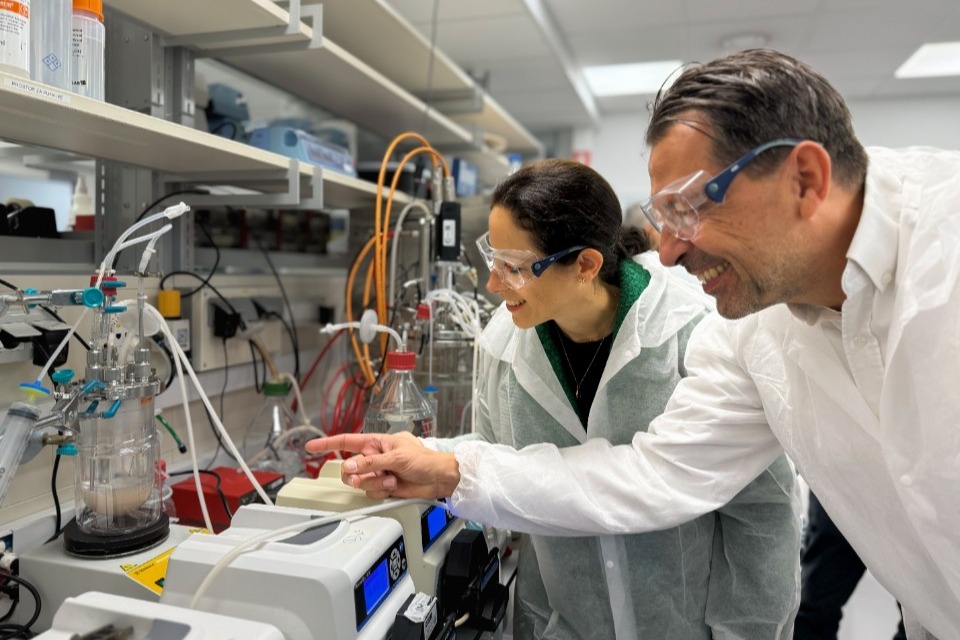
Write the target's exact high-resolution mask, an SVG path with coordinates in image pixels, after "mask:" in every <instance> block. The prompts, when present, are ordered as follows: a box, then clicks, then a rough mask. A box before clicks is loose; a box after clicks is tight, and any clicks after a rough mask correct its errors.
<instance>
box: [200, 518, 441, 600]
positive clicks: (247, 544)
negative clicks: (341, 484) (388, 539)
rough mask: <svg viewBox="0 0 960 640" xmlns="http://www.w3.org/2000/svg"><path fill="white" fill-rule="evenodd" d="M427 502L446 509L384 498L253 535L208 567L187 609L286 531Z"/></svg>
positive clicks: (299, 529) (293, 531)
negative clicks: (239, 562) (243, 559)
mask: <svg viewBox="0 0 960 640" xmlns="http://www.w3.org/2000/svg"><path fill="white" fill-rule="evenodd" d="M408 503H409V504H428V505H432V506H436V507H440V508H441V509H447V508H448V507H447V504H446V503H443V502H439V501H436V500H419V499H415V500H384V501H383V502H381V503H380V504H374V505H371V506H369V507H361V508H360V509H354V510H353V511H345V512H343V513H334V514H331V515H329V516H324V517H322V518H317V519H315V520H305V521H303V522H296V523H294V524H291V525H289V526H286V527H281V528H280V529H275V530H274V531H267V532H265V533H262V534H260V535H258V536H254V537H252V538H249V539H247V540H244V541H242V542H240V543H239V544H237V546H236V547H234V548H233V549H231V550H230V551H228V552H227V554H226V555H224V556H223V557H222V558H220V560H219V561H217V563H216V564H215V565H213V567H212V568H211V569H210V573H208V574H207V575H206V577H205V578H204V579H203V582H201V583H200V586H199V587H197V590H196V591H195V592H194V594H193V598H192V599H191V600H190V604H189V605H187V608H188V609H196V607H197V604H198V603H199V602H200V598H202V597H203V594H204V593H206V591H207V589H208V588H209V587H210V583H211V582H213V580H214V578H216V577H217V576H218V575H219V574H220V572H221V571H223V570H224V569H225V568H226V567H227V566H228V565H229V564H230V563H231V562H233V561H234V560H235V559H236V558H238V557H239V556H240V555H242V554H244V553H246V552H247V551H251V550H254V549H255V548H257V547H259V546H260V544H261V543H264V542H270V541H271V540H274V539H277V538H279V537H280V536H283V535H285V534H288V533H299V532H301V531H307V530H308V529H313V528H315V527H321V526H323V525H325V524H330V523H331V522H337V521H338V520H347V519H349V518H355V517H358V516H365V515H369V514H372V513H379V512H380V511H386V510H388V509H395V508H396V507H397V505H399V504H408Z"/></svg>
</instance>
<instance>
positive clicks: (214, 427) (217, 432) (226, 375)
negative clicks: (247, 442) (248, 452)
mask: <svg viewBox="0 0 960 640" xmlns="http://www.w3.org/2000/svg"><path fill="white" fill-rule="evenodd" d="M229 374H230V362H229V358H228V357H227V339H226V338H224V339H223V387H222V388H221V389H220V421H221V422H223V396H224V395H226V393H227V380H228V378H229ZM204 408H206V405H204ZM207 421H208V422H209V423H210V428H211V429H212V430H213V435H214V436H216V438H217V450H216V451H215V452H214V453H213V458H211V459H210V462H208V463H207V467H209V466H210V465H211V464H213V463H214V461H215V460H216V459H217V456H218V455H220V450H221V449H223V450H224V451H226V452H227V455H228V456H230V458H231V459H232V460H233V461H234V462H239V460H237V458H236V457H235V456H234V455H233V453H232V452H231V451H230V449H228V448H227V447H225V446H224V445H223V436H221V435H220V430H219V429H217V425H215V424H214V423H213V416H212V415H210V412H209V411H207Z"/></svg>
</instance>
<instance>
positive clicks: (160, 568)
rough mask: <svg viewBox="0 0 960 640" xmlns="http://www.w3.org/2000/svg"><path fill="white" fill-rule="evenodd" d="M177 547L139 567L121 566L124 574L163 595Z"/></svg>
mask: <svg viewBox="0 0 960 640" xmlns="http://www.w3.org/2000/svg"><path fill="white" fill-rule="evenodd" d="M190 533H209V532H208V531H207V530H206V529H191V530H190ZM174 549H176V547H170V548H169V549H167V550H166V551H164V552H163V553H161V554H160V555H158V556H156V557H155V558H151V559H149V560H147V561H146V562H144V563H143V564H139V565H126V564H125V565H121V568H122V569H123V571H124V573H125V574H126V575H127V577H128V578H130V579H131V580H133V581H134V582H138V583H140V584H141V585H143V586H144V587H146V588H147V589H149V590H150V591H152V592H154V593H155V594H157V595H158V596H159V595H162V594H163V581H164V578H165V577H166V575H167V563H168V562H169V560H170V554H172V553H173V550H174Z"/></svg>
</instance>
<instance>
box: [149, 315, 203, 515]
mask: <svg viewBox="0 0 960 640" xmlns="http://www.w3.org/2000/svg"><path fill="white" fill-rule="evenodd" d="M148 306H149V305H148ZM150 309H153V307H150ZM158 315H159V314H158ZM161 324H162V326H161V329H162V330H163V334H164V335H165V336H166V337H167V340H169V341H171V342H172V343H176V342H177V339H176V338H175V337H174V336H173V333H172V332H171V331H170V327H168V326H167V323H166V322H163V323H161ZM173 364H174V366H175V367H176V368H177V379H178V380H179V381H180V395H181V396H182V398H183V416H184V418H185V419H186V421H187V440H188V442H190V462H192V463H193V482H194V484H195V485H196V487H197V500H198V501H199V502H200V512H201V513H202V514H203V524H204V526H205V527H206V528H207V531H209V532H210V533H213V523H212V522H211V520H210V513H209V512H208V511H207V497H206V494H205V493H204V492H203V483H201V482H200V463H199V462H197V447H196V441H195V440H194V438H193V420H192V419H191V418H190V402H189V398H188V397H187V382H186V380H184V379H183V367H182V366H181V365H180V358H179V357H178V356H177V355H174V356H173Z"/></svg>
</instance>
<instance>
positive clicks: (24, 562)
mask: <svg viewBox="0 0 960 640" xmlns="http://www.w3.org/2000/svg"><path fill="white" fill-rule="evenodd" d="M198 531H200V530H198V529H193V528H189V527H184V526H180V525H176V524H172V525H170V535H169V537H168V538H167V539H166V540H164V541H163V543H162V544H160V545H158V546H155V547H152V548H150V549H145V550H142V551H139V552H137V553H135V554H132V555H128V556H124V557H122V558H89V557H88V558H83V557H78V556H73V555H70V554H69V553H67V551H66V550H65V549H64V546H63V544H62V543H61V541H60V540H54V541H52V542H48V543H46V544H45V545H43V546H41V547H37V548H35V549H30V550H28V551H24V552H22V553H21V554H19V555H20V573H21V575H23V576H24V577H26V578H27V579H28V580H30V582H31V583H32V584H33V585H34V586H35V587H36V588H37V591H39V592H40V599H41V602H42V603H43V607H42V608H41V609H40V617H39V618H37V622H36V624H35V625H34V628H35V629H49V628H50V625H51V622H52V620H53V615H54V612H55V611H57V609H58V608H59V607H60V605H61V604H62V603H63V602H65V601H66V600H67V599H68V598H72V597H76V596H79V595H80V594H81V593H84V592H86V591H104V592H107V593H112V594H115V595H119V596H126V597H129V598H136V599H137V600H138V601H140V600H143V601H152V602H156V601H158V600H159V599H160V591H161V589H162V585H163V576H164V570H165V566H166V558H167V557H168V556H169V554H170V553H171V552H172V550H173V548H174V547H175V546H177V545H178V544H180V543H181V542H183V541H184V540H186V539H187V538H189V537H190V536H191V535H193V534H194V533H197V532H198ZM198 535H200V534H199V533H198ZM158 581H159V584H157V583H158ZM29 604H30V603H27V605H29ZM19 609H20V610H21V611H23V612H26V611H29V610H30V609H31V607H30V606H20V607H19ZM21 615H28V614H20V613H18V614H17V616H18V618H17V620H18V621H21V622H22V621H23V620H19V617H20V616H21ZM25 619H26V618H25V617H24V620H25Z"/></svg>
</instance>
